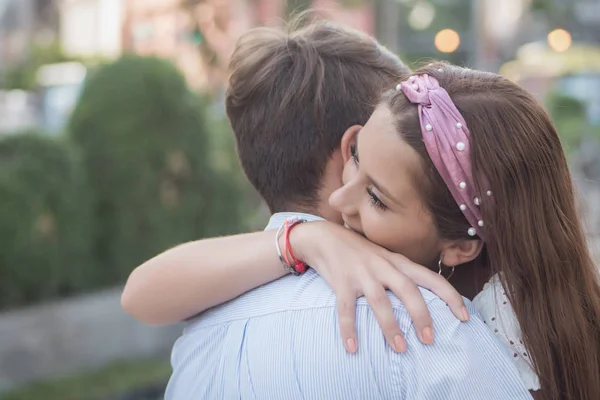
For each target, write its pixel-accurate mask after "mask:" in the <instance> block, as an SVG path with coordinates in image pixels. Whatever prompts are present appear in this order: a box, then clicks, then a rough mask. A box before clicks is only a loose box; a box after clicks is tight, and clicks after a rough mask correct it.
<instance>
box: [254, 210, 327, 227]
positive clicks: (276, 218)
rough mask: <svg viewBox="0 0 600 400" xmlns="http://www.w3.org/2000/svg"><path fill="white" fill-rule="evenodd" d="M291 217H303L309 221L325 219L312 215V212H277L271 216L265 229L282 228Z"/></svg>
mask: <svg viewBox="0 0 600 400" xmlns="http://www.w3.org/2000/svg"><path fill="white" fill-rule="evenodd" d="M291 217H298V218H302V219H305V220H306V221H308V222H314V221H325V220H324V219H323V218H321V217H319V216H316V215H312V214H305V213H297V212H279V213H275V214H273V215H271V218H270V219H269V223H268V224H267V227H266V228H265V231H272V230H277V229H279V228H281V225H283V222H284V221H285V220H286V219H288V218H291Z"/></svg>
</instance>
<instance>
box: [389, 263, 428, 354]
mask: <svg viewBox="0 0 600 400" xmlns="http://www.w3.org/2000/svg"><path fill="white" fill-rule="evenodd" d="M391 269H392V271H393V272H390V273H389V277H387V278H386V279H385V281H384V282H386V285H387V288H388V289H389V290H391V291H392V292H393V293H394V294H395V295H396V297H398V299H399V300H400V301H401V302H402V304H404V307H405V308H406V311H407V312H408V314H409V315H410V318H411V319H412V321H413V325H414V327H415V330H416V332H417V336H418V337H419V339H420V340H421V342H422V343H423V344H433V322H432V320H431V315H430V314H429V309H428V308H427V304H426V303H425V299H424V298H423V294H422V293H421V291H420V290H419V287H418V286H417V285H416V283H414V282H413V281H412V280H411V279H410V278H409V277H408V276H406V275H404V274H403V273H402V272H400V271H397V270H395V269H394V268H391Z"/></svg>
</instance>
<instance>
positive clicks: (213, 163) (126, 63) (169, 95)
mask: <svg viewBox="0 0 600 400" xmlns="http://www.w3.org/2000/svg"><path fill="white" fill-rule="evenodd" d="M213 104H214V101H212V100H211V99H209V98H204V97H200V96H198V95H197V94H195V93H194V92H192V91H191V90H190V89H189V87H188V86H187V84H186V82H185V80H184V78H183V76H182V75H181V74H180V72H179V71H178V70H177V69H176V68H175V67H174V66H173V65H172V64H171V63H169V62H168V61H165V60H162V59H158V58H149V57H140V56H133V55H128V56H124V57H122V58H121V59H119V60H117V61H115V62H113V63H111V64H107V65H103V66H100V67H99V68H97V69H95V70H94V71H93V73H90V74H89V75H88V78H87V81H86V83H85V87H84V90H83V92H82V94H81V97H80V99H79V102H78V105H77V107H76V108H75V110H74V112H73V114H72V117H71V120H70V123H69V126H68V129H67V133H66V135H65V136H64V137H61V138H50V137H44V136H43V135H40V134H15V135H11V136H8V137H6V138H5V139H3V140H1V141H0V163H1V164H2V168H0V240H2V251H1V252H0V308H4V307H7V306H9V307H10V306H15V305H22V304H27V303H31V302H35V301H41V300H45V299H49V298H54V297H59V296H64V295H68V294H71V293H75V292H81V291H86V290H92V289H96V288H99V287H105V286H110V285H114V284H118V283H121V282H123V281H124V280H125V278H126V277H127V276H128V275H129V273H130V272H131V271H132V270H133V268H135V267H136V266H138V265H139V264H141V263H142V262H144V261H145V260H147V259H149V258H151V257H153V256H154V255H156V254H158V253H160V252H162V251H164V250H166V249H168V248H169V247H171V246H174V245H176V244H179V243H182V242H185V241H190V240H195V239H198V238H201V237H206V236H214V235H219V234H225V233H237V232H240V231H241V230H243V229H244V228H245V221H246V218H245V215H246V214H247V211H248V210H247V206H246V205H247V204H248V203H247V201H246V199H247V198H248V195H249V194H250V197H252V195H251V192H250V190H249V185H248V184H247V183H246V182H245V181H244V179H243V178H242V174H241V171H240V168H239V166H238V163H237V159H236V157H235V151H234V147H233V141H232V138H231V132H230V130H229V126H228V124H227V123H226V122H225V121H224V120H223V118H219V117H218V116H216V115H214V114H215V112H214V110H213Z"/></svg>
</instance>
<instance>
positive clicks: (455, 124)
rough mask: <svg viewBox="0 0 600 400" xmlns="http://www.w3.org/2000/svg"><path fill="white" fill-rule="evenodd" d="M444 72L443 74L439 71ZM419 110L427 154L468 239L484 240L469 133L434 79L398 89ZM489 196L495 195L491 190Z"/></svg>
mask: <svg viewBox="0 0 600 400" xmlns="http://www.w3.org/2000/svg"><path fill="white" fill-rule="evenodd" d="M440 72H441V71H440ZM396 90H398V91H399V90H402V92H403V93H404V94H405V95H406V97H407V98H408V100H409V101H410V102H411V103H413V104H418V106H419V121H420V123H421V133H422V134H423V141H424V142H425V147H426V148H427V153H428V154H429V157H430V158H431V161H432V162H433V165H434V166H435V168H436V170H437V171H438V173H439V174H440V176H441V177H442V179H443V180H444V183H445V184H446V186H447V187H448V189H449V190H450V193H451V194H452V197H453V198H454V200H455V201H456V204H457V205H458V207H459V208H460V210H461V211H462V213H463V214H464V216H465V218H466V219H467V221H469V224H470V225H471V227H470V228H469V229H468V230H467V233H468V234H469V236H475V235H479V237H480V238H481V239H482V240H485V239H484V230H483V227H484V223H483V218H482V214H481V209H480V208H479V206H480V204H481V199H480V198H479V197H478V195H477V192H476V188H475V181H474V180H473V171H472V165H471V155H470V146H469V136H470V133H469V129H467V123H466V122H465V120H464V118H463V116H462V115H461V114H460V112H459V111H458V109H457V108H456V106H455V105H454V102H452V99H450V95H449V94H448V92H447V91H446V90H445V89H444V88H442V87H441V86H440V84H439V82H438V81H437V79H435V78H434V77H433V76H430V75H428V74H422V75H413V76H411V77H410V78H408V80H406V81H404V82H402V83H400V84H399V85H398V86H396ZM486 194H487V196H491V195H492V192H491V191H490V190H488V191H487V192H486Z"/></svg>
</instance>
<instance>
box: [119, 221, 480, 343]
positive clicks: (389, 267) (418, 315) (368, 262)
mask: <svg viewBox="0 0 600 400" xmlns="http://www.w3.org/2000/svg"><path fill="white" fill-rule="evenodd" d="M275 235H276V232H274V231H267V232H257V233H250V234H244V235H236V236H229V237H223V238H215V239H205V240H199V241H195V242H190V243H186V244H182V245H180V246H177V247H175V248H173V249H171V250H168V251H166V252H164V253H162V254H160V255H158V256H156V257H155V258H153V259H151V260H149V261H147V262H146V263H144V264H142V265H141V266H139V267H138V268H136V269H135V270H134V271H133V272H132V273H131V275H130V277H129V279H128V281H127V284H126V286H125V289H124V292H123V295H122V300H121V301H122V306H123V309H124V310H125V311H127V312H128V313H130V314H131V315H133V316H134V317H135V318H136V319H138V320H140V321H142V322H145V323H147V324H152V325H161V324H169V323H174V322H178V321H181V320H184V319H186V318H189V317H191V316H193V315H196V314H198V313H200V312H202V311H204V310H206V309H207V308H209V307H212V306H215V305H217V304H221V303H223V302H225V301H228V300H231V299H233V298H235V297H237V296H239V295H241V294H243V293H244V292H246V291H248V290H251V289H254V288H256V287H258V286H260V285H263V284H265V283H268V282H271V281H273V280H275V279H278V278H280V277H282V276H283V275H285V274H286V271H285V270H284V268H283V266H282V265H281V263H280V261H279V258H278V256H277V254H276V250H275ZM281 240H282V239H281ZM290 240H291V245H292V247H293V249H294V252H295V253H296V255H297V256H298V258H300V259H302V260H303V261H305V262H306V263H307V264H309V265H311V266H313V267H314V268H315V269H316V270H317V272H319V273H320V274H321V276H322V277H323V278H324V279H325V280H326V281H327V282H328V283H329V284H330V286H331V287H332V288H333V290H334V292H335V293H336V296H337V299H338V314H339V320H340V328H341V333H342V336H343V338H344V343H345V344H346V348H347V349H348V350H349V351H351V352H353V351H355V350H356V345H355V344H356V343H357V341H356V330H355V316H354V313H355V301H356V298H358V297H361V296H365V297H366V298H367V301H368V302H369V304H370V305H371V307H372V308H373V311H374V313H375V315H376V317H377V319H378V321H379V324H380V326H381V327H382V330H383V332H384V335H385V336H386V338H387V339H388V342H389V343H390V345H392V347H393V348H396V349H398V350H400V351H402V350H403V349H404V345H403V343H404V340H403V336H402V333H401V331H400V328H399V327H398V324H397V322H396V319H395V317H394V314H393V312H392V307H391V304H390V302H389V299H388V297H387V295H386V293H385V290H386V289H390V290H391V291H392V292H394V294H395V295H396V296H397V297H398V298H399V299H400V300H401V301H402V302H403V303H404V305H405V306H406V308H407V310H408V312H409V314H410V315H411V318H412V319H413V321H414V324H415V327H416V328H417V332H420V333H421V334H420V338H421V340H422V341H423V342H424V343H431V342H432V341H433V331H432V330H431V327H432V323H431V318H430V315H429V311H428V310H427V307H426V305H425V302H424V300H423V297H422V295H421V293H420V292H419V290H418V288H417V284H418V285H420V286H422V287H426V288H428V289H430V290H432V291H433V292H435V293H436V294H438V296H440V297H441V298H442V299H444V300H445V301H446V302H447V303H448V304H449V305H450V307H451V309H452V310H453V312H454V314H455V315H456V316H457V317H458V318H460V319H461V320H466V319H468V315H466V309H465V308H464V304H463V302H462V297H461V296H460V295H459V294H458V292H456V290H454V288H453V287H452V286H451V285H450V284H449V283H448V282H447V281H446V280H445V279H443V278H442V277H440V276H439V275H438V274H436V273H434V272H432V271H430V270H428V269H427V268H425V267H423V266H420V265H417V264H414V263H412V262H411V261H409V260H408V259H406V258H405V257H403V256H401V255H398V254H394V253H391V252H389V251H387V250H385V249H383V248H381V247H379V246H377V245H375V244H373V243H371V242H369V241H368V240H366V239H364V238H363V237H361V236H359V235H357V234H355V233H353V232H351V231H349V230H347V229H345V228H343V227H341V226H339V225H336V224H333V223H329V222H311V223H305V224H301V225H298V226H297V227H295V228H294V229H293V230H292V233H291V235H290ZM426 328H429V329H430V331H429V332H428V331H427V329H426ZM349 340H350V341H349ZM351 341H353V342H351Z"/></svg>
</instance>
